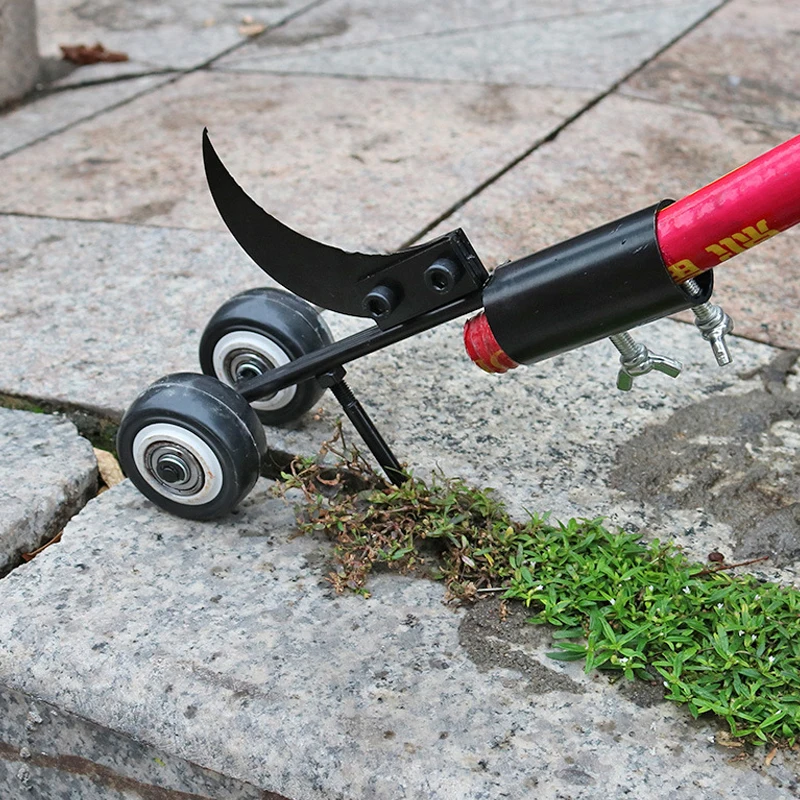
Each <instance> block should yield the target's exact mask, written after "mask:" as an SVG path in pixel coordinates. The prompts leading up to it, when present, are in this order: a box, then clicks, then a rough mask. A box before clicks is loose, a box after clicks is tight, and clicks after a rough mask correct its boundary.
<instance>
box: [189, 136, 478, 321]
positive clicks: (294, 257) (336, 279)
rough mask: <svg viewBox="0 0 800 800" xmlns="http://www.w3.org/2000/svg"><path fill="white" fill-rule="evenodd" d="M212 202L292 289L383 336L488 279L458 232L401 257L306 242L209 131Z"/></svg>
mask: <svg viewBox="0 0 800 800" xmlns="http://www.w3.org/2000/svg"><path fill="white" fill-rule="evenodd" d="M203 161H204V164H205V170H206V178H207V180H208V187H209V189H210V190H211V196H212V197H213V198H214V202H215V203H216V206H217V209H218V210H219V213H220V216H221V217H222V219H223V221H224V222H225V224H226V225H227V226H228V229H229V230H230V232H231V234H233V238H234V239H236V241H237V242H238V243H239V245H240V246H241V247H242V248H243V249H244V251H245V252H246V253H247V254H248V255H249V256H250V258H252V259H253V261H255V263H256V264H257V265H258V266H259V267H261V269H262V270H264V272H266V273H267V275H269V276H270V277H271V278H273V279H274V280H276V281H277V282H278V283H280V284H281V285H282V286H284V287H285V288H287V289H289V291H291V292H294V294H296V295H298V296H299V297H302V298H304V299H306V300H308V301H309V302H311V303H314V304H315V305H318V306H322V308H327V309H329V310H331V311H338V312H339V313H341V314H349V315H351V316H355V317H369V318H372V319H373V320H375V322H376V323H377V324H378V327H380V328H381V329H382V330H388V329H390V328H393V327H395V326H396V325H400V324H402V323H404V322H406V321H408V320H411V319H414V318H416V317H419V316H420V315H422V314H427V313H429V312H431V311H436V310H437V309H439V308H443V307H445V306H448V305H450V304H451V303H453V302H455V301H456V300H460V299H461V298H464V297H468V296H470V295H472V294H473V293H475V292H476V291H480V290H481V289H482V288H483V286H484V285H485V284H486V282H487V281H488V280H489V273H488V272H487V270H486V268H485V267H484V266H483V264H482V263H481V261H480V259H479V258H478V255H477V253H476V252H475V250H474V249H473V247H472V245H471V244H470V242H469V239H467V237H466V235H465V234H464V232H463V231H462V230H460V229H458V230H455V231H451V232H450V233H447V234H445V235H444V236H440V237H439V238H438V239H434V240H433V241H431V242H427V243H425V244H421V245H417V246H415V247H410V248H407V249H405V250H399V251H398V252H396V253H387V254H367V253H347V252H345V251H344V250H340V249H339V248H337V247H332V246H331V245H328V244H324V243H322V242H317V241H315V240H313V239H309V238H308V237H307V236H303V235H302V234H301V233H298V232H297V231H295V230H292V229H291V228H290V227H288V226H287V225H284V224H283V223H282V222H280V221H279V220H277V219H275V217H273V216H271V215H270V214H268V213H267V212H266V211H264V209H263V208H261V207H260V206H259V205H258V204H257V203H256V202H254V201H253V200H252V199H251V198H250V197H249V196H248V195H247V193H246V192H245V191H244V190H243V189H242V188H241V187H240V186H239V184H237V183H236V181H235V180H234V178H233V176H232V175H231V174H230V173H229V172H228V170H227V169H226V168H225V165H224V164H223V163H222V161H221V160H220V158H219V156H218V155H217V153H216V151H215V150H214V147H213V146H212V144H211V140H210V139H209V138H208V132H207V131H204V132H203Z"/></svg>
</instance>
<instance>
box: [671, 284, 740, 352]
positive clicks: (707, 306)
mask: <svg viewBox="0 0 800 800" xmlns="http://www.w3.org/2000/svg"><path fill="white" fill-rule="evenodd" d="M682 285H683V286H684V288H685V289H686V291H687V292H689V294H690V295H692V296H693V297H697V296H698V295H699V294H700V293H701V292H702V289H701V288H700V285H699V284H698V283H697V281H696V280H694V278H689V280H688V281H684V283H683V284H682ZM692 311H693V312H694V324H695V325H696V326H697V328H698V330H699V331H700V333H702V334H703V338H704V339H705V340H706V341H707V342H709V343H710V344H711V350H712V351H713V353H714V358H715V359H716V360H717V364H718V365H719V366H720V367H724V366H725V365H726V364H730V363H731V361H732V360H733V359H732V358H731V354H730V351H729V350H728V345H727V344H726V342H725V337H726V336H727V335H728V334H729V333H730V332H731V331H732V330H733V320H732V319H731V318H730V317H729V316H728V315H727V314H726V313H725V312H724V311H723V310H722V308H721V307H720V306H718V305H715V304H714V303H701V304H700V305H698V306H692Z"/></svg>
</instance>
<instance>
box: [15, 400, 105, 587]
mask: <svg viewBox="0 0 800 800" xmlns="http://www.w3.org/2000/svg"><path fill="white" fill-rule="evenodd" d="M0 453H2V459H0V576H2V575H4V574H5V573H6V572H7V571H8V570H9V569H10V568H11V567H13V566H16V564H17V563H18V561H19V558H20V553H24V552H30V551H33V550H35V549H36V548H37V547H39V546H40V545H41V544H43V543H44V542H45V541H47V540H48V539H50V538H52V537H53V536H55V535H56V534H57V533H58V532H59V530H61V528H62V527H63V526H64V525H65V524H66V522H67V520H68V519H69V518H70V517H72V516H73V515H74V514H76V513H77V512H78V511H79V510H80V509H81V508H82V507H83V506H84V505H85V504H86V502H87V501H88V499H89V498H90V497H91V496H92V495H93V494H94V492H95V490H96V488H97V461H96V460H95V457H94V453H93V452H92V447H91V445H90V444H89V442H87V441H86V440H85V439H82V438H81V437H80V436H78V434H77V431H76V430H75V426H74V425H73V424H72V423H71V422H68V421H67V420H63V419H58V418H55V417H50V416H46V415H44V414H31V413H29V412H25V411H11V410H9V409H5V408H0Z"/></svg>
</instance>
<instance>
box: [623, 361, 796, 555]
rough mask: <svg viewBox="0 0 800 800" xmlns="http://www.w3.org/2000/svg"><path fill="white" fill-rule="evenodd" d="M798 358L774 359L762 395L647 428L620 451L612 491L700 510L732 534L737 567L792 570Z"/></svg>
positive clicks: (706, 405) (696, 409)
mask: <svg viewBox="0 0 800 800" xmlns="http://www.w3.org/2000/svg"><path fill="white" fill-rule="evenodd" d="M797 356H798V352H797V351H793V352H792V351H787V352H785V353H781V354H780V355H779V356H777V357H776V359H775V360H774V361H773V363H772V364H771V365H769V367H768V368H766V369H765V370H762V371H761V373H760V376H761V378H762V382H763V384H764V385H763V388H761V387H759V388H754V389H753V390H752V391H750V392H748V393H746V394H743V395H738V396H735V397H734V396H727V397H719V396H717V397H713V398H712V397H709V398H708V399H707V400H704V401H702V402H700V403H694V404H692V405H689V406H687V407H685V408H682V409H679V410H678V411H676V412H675V413H674V414H673V415H672V416H671V417H670V418H669V420H668V421H667V422H666V423H664V424H662V425H650V426H648V427H646V428H645V429H644V430H643V431H642V433H641V434H639V435H637V436H635V437H634V438H633V439H631V440H630V441H629V442H628V443H626V445H625V446H624V447H623V448H621V450H620V452H619V455H618V459H617V464H616V466H615V468H614V470H613V471H612V473H611V484H612V485H613V486H615V487H616V488H620V489H622V490H623V491H625V492H626V493H627V494H628V495H630V496H632V497H635V498H636V499H639V500H641V501H644V502H646V503H649V504H653V505H655V506H657V507H660V508H676V507H677V508H683V509H694V508H697V507H702V508H703V509H704V510H705V511H706V512H707V513H708V514H710V515H712V516H713V517H715V518H716V519H718V520H721V521H723V522H725V523H727V524H728V525H730V527H731V529H732V530H733V531H735V536H734V540H733V542H732V544H733V556H734V558H735V559H736V560H744V559H750V558H759V557H762V556H768V557H769V558H770V562H771V564H773V565H775V566H785V565H786V564H791V563H793V562H797V561H798V560H800V469H798V466H797V452H798V447H799V446H800V392H797V391H796V390H794V391H793V390H791V389H789V388H788V387H787V386H786V377H787V374H788V372H789V371H790V370H793V371H794V373H795V374H796V361H797ZM776 372H783V375H780V374H775V373H776ZM729 553H730V551H729Z"/></svg>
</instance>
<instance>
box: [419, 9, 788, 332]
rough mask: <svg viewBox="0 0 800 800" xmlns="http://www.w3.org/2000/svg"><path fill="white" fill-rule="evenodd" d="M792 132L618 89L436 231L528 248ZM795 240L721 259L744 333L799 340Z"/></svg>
mask: <svg viewBox="0 0 800 800" xmlns="http://www.w3.org/2000/svg"><path fill="white" fill-rule="evenodd" d="M709 24H710V23H709ZM787 138H788V136H787V132H786V131H785V130H782V129H779V128H771V127H769V126H767V125H762V124H755V123H747V122H743V121H741V120H737V119H735V118H726V117H713V116H711V115H708V114H701V113H699V112H693V111H685V110H680V109H676V108H671V107H669V106H657V105H654V104H652V103H649V102H646V101H642V100H635V99H629V98H623V97H618V96H613V97H609V98H607V99H606V100H604V101H603V102H601V103H600V104H598V105H597V106H596V107H595V108H593V109H592V110H591V111H589V112H588V113H586V114H584V115H583V116H582V117H581V118H580V119H578V120H577V121H576V122H575V123H573V124H572V125H570V126H569V128H568V129H566V130H565V131H563V132H562V133H561V134H560V135H559V136H558V138H557V139H556V140H555V141H553V142H552V143H547V144H545V145H543V146H542V147H540V148H539V149H538V150H537V151H536V152H535V153H533V154H532V155H531V156H530V157H529V158H527V159H525V160H524V161H523V162H521V163H520V164H519V165H518V166H516V167H515V168H514V169H513V170H512V171H511V172H509V173H507V174H506V175H504V176H503V177H502V178H501V179H500V180H498V181H497V182H496V183H495V184H493V185H492V186H491V187H489V188H488V189H487V190H486V191H484V192H482V193H481V194H480V195H479V196H478V197H476V198H475V199H474V200H472V201H470V202H469V203H467V204H466V205H465V206H463V207H462V208H461V209H459V210H458V212H457V213H456V214H454V215H453V216H451V217H449V218H448V219H446V220H445V221H444V222H443V223H442V224H441V225H440V226H439V227H438V228H437V229H436V230H435V231H433V233H432V234H431V235H433V234H435V233H440V232H443V231H445V230H450V229H452V228H454V227H458V226H460V227H463V228H464V230H466V231H467V233H468V234H469V236H470V238H471V239H472V241H473V244H474V245H475V246H476V248H477V250H478V252H479V253H481V255H482V256H483V257H484V259H485V260H486V261H487V263H499V262H501V261H504V260H506V259H513V258H519V257H521V256H523V255H525V254H527V253H529V252H532V251H535V250H537V249H539V248H541V247H545V246H547V245H551V244H555V243H556V242H558V241H560V240H562V239H564V238H566V237H568V236H574V235H576V234H579V233H582V232H583V231H585V230H588V229H589V228H591V227H594V226H596V225H599V224H602V223H604V222H607V221H608V220H610V219H614V218H615V217H621V216H623V215H625V214H627V213H630V212H632V211H635V210H637V209H639V208H644V207H646V206H650V205H652V204H653V203H655V202H657V201H658V200H660V199H662V198H664V197H672V198H680V197H683V196H684V195H686V194H689V193H690V192H692V191H694V190H695V189H698V188H700V187H701V186H703V185H705V184H707V183H710V182H711V181H712V180H715V179H716V178H718V177H720V176H721V175H724V174H726V173H727V172H730V171H731V170H732V169H734V168H735V167H737V166H739V165H740V164H743V163H745V162H747V161H749V160H750V159H752V158H755V157H756V156H758V155H760V154H761V153H763V152H765V151H767V150H769V149H770V148H771V147H774V146H776V145H778V144H780V143H781V142H782V141H784V140H786V139H787ZM798 241H800V232H798V231H797V230H793V231H789V232H787V233H784V234H782V235H781V236H779V237H777V238H775V239H771V240H770V241H768V242H767V243H765V244H763V245H760V246H759V247H757V248H755V249H754V250H752V251H750V252H749V253H748V254H747V255H744V256H741V257H739V258H734V259H732V260H731V261H730V262H726V263H725V264H724V266H722V267H720V268H719V269H718V270H717V279H716V287H717V288H716V291H715V298H716V300H717V301H718V302H720V303H722V305H723V306H724V307H725V309H726V311H728V313H729V314H731V316H732V317H733V318H734V320H735V323H736V330H737V332H738V333H740V334H743V335H745V336H748V337H752V338H754V339H758V340H761V341H766V342H769V343H770V344H774V345H777V346H780V347H796V346H798V345H800V315H798V314H797V308H798V307H800V265H798V260H797V258H796V257H795V254H796V251H797V243H798Z"/></svg>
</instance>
